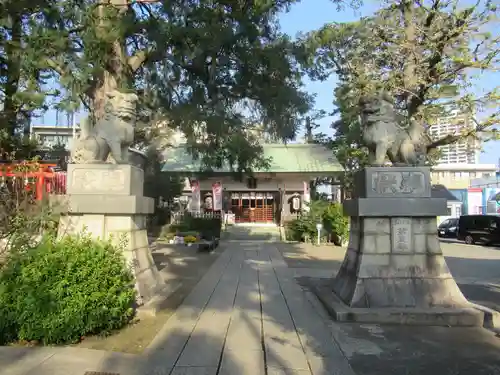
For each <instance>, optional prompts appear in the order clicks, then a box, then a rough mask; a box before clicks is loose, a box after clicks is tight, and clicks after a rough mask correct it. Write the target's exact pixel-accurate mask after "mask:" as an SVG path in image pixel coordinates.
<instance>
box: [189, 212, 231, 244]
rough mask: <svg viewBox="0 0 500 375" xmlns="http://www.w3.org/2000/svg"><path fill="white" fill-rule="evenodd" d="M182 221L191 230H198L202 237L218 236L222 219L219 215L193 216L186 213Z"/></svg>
mask: <svg viewBox="0 0 500 375" xmlns="http://www.w3.org/2000/svg"><path fill="white" fill-rule="evenodd" d="M184 223H185V225H186V226H187V227H188V228H189V230H191V231H196V232H199V233H200V235H201V237H202V238H204V239H212V237H216V238H220V232H221V228H222V219H221V217H220V216H215V215H214V216H211V215H202V216H193V215H189V214H186V215H185V216H184Z"/></svg>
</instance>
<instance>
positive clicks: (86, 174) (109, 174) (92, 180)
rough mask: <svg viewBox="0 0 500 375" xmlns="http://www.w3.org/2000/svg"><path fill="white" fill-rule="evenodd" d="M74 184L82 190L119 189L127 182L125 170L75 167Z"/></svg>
mask: <svg viewBox="0 0 500 375" xmlns="http://www.w3.org/2000/svg"><path fill="white" fill-rule="evenodd" d="M72 181H73V184H72V186H73V187H75V188H78V189H79V190H82V191H93V192H95V191H102V190H105V191H119V190H122V188H123V185H124V184H125V175H124V174H123V171H120V170H116V171H106V170H90V171H89V170H88V169H75V170H74V171H73V176H72Z"/></svg>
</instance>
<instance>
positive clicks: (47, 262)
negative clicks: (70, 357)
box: [0, 235, 135, 344]
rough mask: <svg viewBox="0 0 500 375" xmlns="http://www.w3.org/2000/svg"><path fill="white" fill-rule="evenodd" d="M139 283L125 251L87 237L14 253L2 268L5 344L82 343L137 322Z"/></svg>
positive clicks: (0, 311) (0, 328)
mask: <svg viewBox="0 0 500 375" xmlns="http://www.w3.org/2000/svg"><path fill="white" fill-rule="evenodd" d="M133 286H134V279H133V275H132V273H131V272H130V271H129V269H128V267H127V266H126V264H125V261H124V259H123V256H122V252H121V250H120V249H117V248H116V247H114V246H112V245H111V244H110V243H107V242H101V241H95V240H93V239H91V238H90V237H88V236H83V235H82V236H78V237H67V238H65V239H63V240H61V241H56V240H55V238H54V237H48V238H45V239H44V240H43V241H42V242H41V243H40V245H39V246H37V247H36V248H32V249H28V250H27V251H23V252H17V253H16V252H13V254H12V255H11V256H10V257H9V259H8V260H7V262H6V263H5V264H4V265H3V266H2V268H1V269H0V343H8V342H12V341H18V340H23V341H38V342H41V343H43V344H58V343H68V342H77V341H79V340H80V339H81V337H82V336H86V335H91V334H98V333H105V332H109V331H111V330H114V329H117V328H120V327H122V326H124V325H125V324H127V323H128V322H129V321H130V319H131V318H132V317H133V313H134V311H133V303H134V301H135V289H134V287H133Z"/></svg>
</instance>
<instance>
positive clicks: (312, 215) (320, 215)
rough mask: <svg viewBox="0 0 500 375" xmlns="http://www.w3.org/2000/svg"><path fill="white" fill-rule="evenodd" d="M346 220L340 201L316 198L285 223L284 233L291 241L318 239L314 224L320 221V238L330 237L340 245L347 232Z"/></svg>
mask: <svg viewBox="0 0 500 375" xmlns="http://www.w3.org/2000/svg"><path fill="white" fill-rule="evenodd" d="M348 222H349V219H348V218H347V217H345V216H344V215H343V211H342V205H341V204H340V203H328V202H327V201H324V200H317V201H312V202H311V203H310V204H309V211H304V212H302V214H301V215H300V216H299V217H298V218H297V219H295V220H292V221H290V222H288V223H287V225H286V231H285V234H286V238H287V239H288V240H291V241H311V242H316V241H317V239H318V238H317V237H318V230H317V228H316V225H317V224H318V223H321V224H323V230H322V232H321V236H322V239H323V240H326V239H327V238H330V239H331V240H333V242H334V243H335V244H336V245H341V244H342V240H343V239H344V238H346V236H347V234H348V230H349V229H348Z"/></svg>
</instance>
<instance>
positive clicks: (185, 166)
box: [162, 144, 343, 174]
mask: <svg viewBox="0 0 500 375" xmlns="http://www.w3.org/2000/svg"><path fill="white" fill-rule="evenodd" d="M262 148H263V151H264V158H269V159H270V164H271V165H270V168H269V169H267V170H256V171H255V172H271V173H291V172H299V173H300V172H302V173H304V172H305V173H326V174H328V173H333V172H341V171H343V169H342V166H341V165H340V164H339V162H338V161H337V159H335V157H334V156H333V155H332V151H331V150H328V149H327V148H326V147H324V146H321V145H315V144H288V145H284V144H264V145H262ZM163 156H164V160H165V163H164V164H163V168H162V171H163V172H178V173H181V172H184V173H196V172H199V171H200V163H199V162H198V161H194V160H193V158H192V157H191V155H190V154H189V153H188V151H187V149H186V147H185V146H177V147H171V148H168V149H167V150H166V151H165V152H164V154H163ZM214 172H219V173H227V172H229V168H221V169H218V170H215V171H214Z"/></svg>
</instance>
